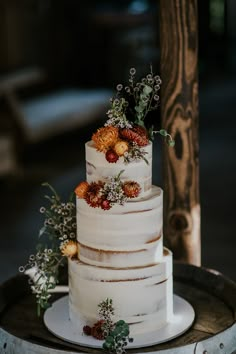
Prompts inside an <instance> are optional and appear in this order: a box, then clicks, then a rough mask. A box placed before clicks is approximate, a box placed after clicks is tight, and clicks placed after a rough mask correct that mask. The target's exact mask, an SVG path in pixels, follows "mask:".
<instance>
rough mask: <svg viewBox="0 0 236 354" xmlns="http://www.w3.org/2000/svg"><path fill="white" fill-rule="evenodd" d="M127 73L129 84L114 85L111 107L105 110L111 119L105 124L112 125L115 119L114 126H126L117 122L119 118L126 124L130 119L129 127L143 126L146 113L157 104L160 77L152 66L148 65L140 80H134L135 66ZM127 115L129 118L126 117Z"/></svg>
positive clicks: (155, 107)
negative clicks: (114, 94)
mask: <svg viewBox="0 0 236 354" xmlns="http://www.w3.org/2000/svg"><path fill="white" fill-rule="evenodd" d="M129 73H130V76H129V85H127V86H123V85H122V84H118V85H117V87H116V89H117V93H116V98H114V99H112V100H111V105H112V107H111V109H110V110H109V111H108V112H107V114H108V117H109V118H110V119H111V120H110V121H108V122H109V123H108V124H107V123H106V125H114V124H113V123H114V121H115V119H116V126H119V127H121V128H124V127H127V126H121V125H119V124H117V122H118V121H119V119H120V120H121V121H122V122H123V121H124V120H125V122H126V125H127V122H129V121H130V123H129V124H130V125H131V127H132V124H137V125H139V126H141V127H145V124H144V120H145V118H146V116H147V114H148V113H149V112H150V111H153V110H155V109H157V107H158V106H159V100H160V97H159V95H158V91H159V90H160V87H161V86H160V85H161V78H160V76H159V75H154V74H153V70H152V66H151V67H150V73H149V74H147V75H146V76H145V77H144V78H142V79H141V80H140V81H136V78H135V75H136V69H135V68H131V69H130V71H129ZM127 116H128V118H129V119H127ZM131 127H130V128H131Z"/></svg>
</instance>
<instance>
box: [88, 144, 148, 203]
mask: <svg viewBox="0 0 236 354" xmlns="http://www.w3.org/2000/svg"><path fill="white" fill-rule="evenodd" d="M143 150H144V151H145V160H144V159H141V160H139V161H133V162H129V163H125V162H124V158H123V157H122V158H120V159H119V160H118V161H117V162H116V163H110V162H108V161H107V160H106V158H105V155H104V153H102V152H99V151H97V150H96V147H95V144H94V143H93V141H88V142H87V143H86V144H85V157H86V178H87V182H89V183H90V182H94V181H98V180H101V181H106V179H107V178H108V177H111V176H116V175H118V174H119V173H120V172H121V171H123V173H122V174H121V176H120V178H121V180H122V181H130V180H133V181H136V182H138V183H139V185H140V187H141V192H140V194H139V197H138V198H137V200H138V199H141V198H143V197H145V196H147V195H148V194H149V193H150V192H151V187H152V143H151V142H150V143H149V144H148V145H147V146H145V147H143Z"/></svg>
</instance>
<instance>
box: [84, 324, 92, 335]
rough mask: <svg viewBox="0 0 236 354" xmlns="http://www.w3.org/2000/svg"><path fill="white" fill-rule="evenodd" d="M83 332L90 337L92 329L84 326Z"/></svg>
mask: <svg viewBox="0 0 236 354" xmlns="http://www.w3.org/2000/svg"><path fill="white" fill-rule="evenodd" d="M83 332H84V334H86V335H87V336H91V332H92V328H91V327H90V326H84V327H83Z"/></svg>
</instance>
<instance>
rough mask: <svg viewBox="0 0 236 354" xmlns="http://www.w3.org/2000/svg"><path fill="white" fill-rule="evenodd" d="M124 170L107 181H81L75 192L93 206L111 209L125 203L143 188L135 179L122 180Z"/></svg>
mask: <svg viewBox="0 0 236 354" xmlns="http://www.w3.org/2000/svg"><path fill="white" fill-rule="evenodd" d="M122 172H123V171H120V173H119V174H118V175H117V176H114V177H110V178H109V180H108V181H106V182H102V181H97V182H91V183H88V182H81V183H80V184H79V185H78V186H77V187H76V188H75V194H76V195H77V197H78V198H81V199H85V200H86V202H87V203H88V204H89V205H90V206H91V207H93V208H98V207H100V208H102V209H103V210H109V209H110V208H111V207H112V206H113V205H115V204H118V205H124V203H125V202H127V200H128V199H130V198H135V197H137V196H138V195H139V193H140V190H141V188H140V185H139V184H138V183H137V182H135V181H126V182H122V181H121V179H120V176H121V174H122Z"/></svg>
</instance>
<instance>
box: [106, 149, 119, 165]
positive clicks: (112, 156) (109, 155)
mask: <svg viewBox="0 0 236 354" xmlns="http://www.w3.org/2000/svg"><path fill="white" fill-rule="evenodd" d="M118 159H119V156H118V155H117V153H116V152H115V151H113V150H112V149H110V150H108V151H107V152H106V160H107V161H108V162H110V163H114V162H116V161H117V160H118Z"/></svg>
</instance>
